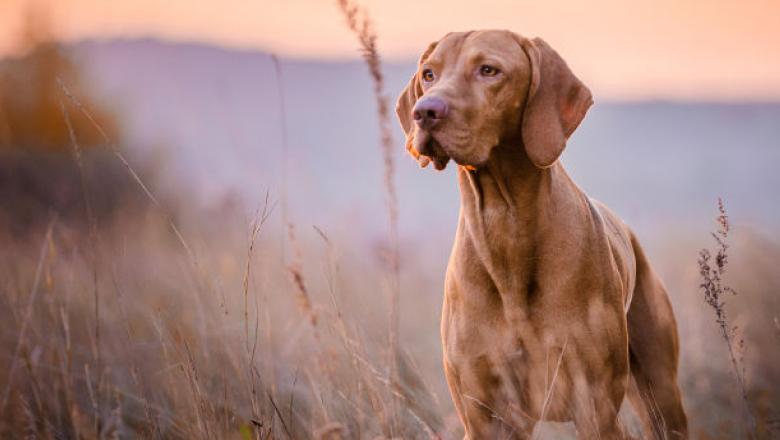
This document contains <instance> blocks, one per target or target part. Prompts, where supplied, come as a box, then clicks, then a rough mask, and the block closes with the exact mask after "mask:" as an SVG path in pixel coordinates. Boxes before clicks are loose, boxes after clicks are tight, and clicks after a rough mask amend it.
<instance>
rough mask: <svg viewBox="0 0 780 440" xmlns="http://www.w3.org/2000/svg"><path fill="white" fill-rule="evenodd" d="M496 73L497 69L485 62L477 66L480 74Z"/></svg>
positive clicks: (490, 74)
mask: <svg viewBox="0 0 780 440" xmlns="http://www.w3.org/2000/svg"><path fill="white" fill-rule="evenodd" d="M498 73H499V70H498V69H497V68H495V67H493V66H489V65H487V64H483V65H482V67H480V68H479V74H480V75H482V76H496V75H498Z"/></svg>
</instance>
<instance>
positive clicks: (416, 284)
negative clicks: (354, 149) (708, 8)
mask: <svg viewBox="0 0 780 440" xmlns="http://www.w3.org/2000/svg"><path fill="white" fill-rule="evenodd" d="M344 7H345V8H346V9H347V10H348V4H346V3H345V6H344ZM355 20H357V21H355V22H354V23H352V24H353V27H354V28H355V29H356V30H357V31H359V33H360V31H363V34H361V35H360V37H361V38H362V40H361V43H362V44H363V45H364V46H365V49H366V54H367V55H366V59H367V60H368V62H369V68H370V69H373V70H369V72H371V73H373V82H370V83H366V84H367V85H370V86H373V87H378V89H376V90H377V94H376V95H375V96H374V95H371V97H372V98H376V99H377V101H376V102H371V101H366V102H363V103H361V106H364V110H363V112H364V113H368V112H369V111H371V112H374V111H375V107H376V105H375V104H376V103H379V104H380V105H379V108H380V109H381V105H382V104H381V103H382V102H383V101H382V100H383V99H384V98H383V97H384V93H388V94H390V93H391V92H389V91H385V90H384V88H389V87H386V86H384V84H383V83H382V81H384V78H383V77H382V74H381V66H380V65H378V64H372V63H378V58H376V57H374V56H373V55H375V53H373V52H372V51H374V50H375V48H373V47H372V46H371V44H372V43H371V40H370V37H371V35H370V32H369V33H368V34H366V33H365V28H364V27H362V26H361V24H360V21H359V20H360V15H359V14H358V15H357V18H355ZM42 47H43V46H42ZM33 54H34V55H31V56H30V57H29V58H25V59H22V60H17V61H15V62H14V63H12V64H4V65H3V69H4V70H3V71H2V72H3V76H2V77H0V79H2V81H3V82H2V83H0V98H2V99H3V100H0V105H2V106H3V107H2V108H0V322H2V325H1V326H0V393H1V394H0V437H2V438H20V437H29V438H135V437H144V438H188V439H189V438H247V439H248V438H259V439H285V438H291V439H299V438H315V439H342V438H343V439H346V438H369V439H371V438H387V439H391V438H443V439H456V438H461V437H462V435H463V432H462V428H461V426H460V422H459V421H458V419H457V416H456V415H455V412H454V408H453V406H452V403H451V401H450V398H449V394H448V391H447V388H446V384H445V381H444V376H443V373H442V368H441V361H440V359H441V348H440V345H439V344H440V343H439V322H438V319H439V316H440V311H441V292H442V284H443V274H444V269H445V266H446V257H447V252H448V246H449V242H448V241H447V240H448V236H449V235H448V234H449V232H450V230H451V228H452V226H453V225H454V223H455V217H452V218H451V219H450V224H449V225H447V226H442V229H444V230H445V231H446V232H447V234H443V233H441V231H438V230H433V231H426V230H425V228H428V229H437V228H435V227H433V226H430V225H423V226H421V225H420V224H421V223H424V221H425V220H424V219H421V218H420V216H417V215H408V216H407V213H406V212H405V211H404V209H405V206H407V205H404V204H403V203H400V204H399V202H398V199H397V198H398V197H399V196H398V194H400V197H401V199H402V201H403V200H404V199H405V198H407V197H414V194H415V191H414V190H413V189H409V187H410V184H408V183H407V184H406V186H405V184H404V183H403V182H402V183H400V184H399V183H396V174H395V173H399V174H402V173H404V171H396V170H395V169H394V168H393V167H396V168H401V167H411V166H413V165H410V163H409V162H400V161H399V160H397V154H396V152H394V151H395V150H393V149H398V150H400V149H401V146H400V144H401V142H400V141H399V140H398V139H396V141H395V143H392V141H391V140H390V139H391V138H392V130H394V129H395V128H394V125H393V128H392V129H390V128H389V127H390V126H389V125H386V124H390V123H392V124H395V122H394V121H390V120H389V119H388V118H389V115H387V114H384V113H382V112H381V111H380V117H379V122H378V127H379V129H378V130H377V132H378V133H381V134H382V135H384V137H382V140H381V141H379V142H377V141H376V140H375V141H374V144H377V143H379V147H372V148H373V149H371V150H370V152H369V153H365V152H364V153H363V154H370V155H373V156H375V158H376V163H379V164H381V169H379V168H377V169H376V170H374V171H376V172H375V173H373V174H374V175H375V176H374V177H375V178H374V179H373V180H371V181H369V182H365V185H367V186H369V185H373V186H375V187H376V189H375V190H373V192H371V193H370V194H372V195H377V194H378V195H379V197H380V198H381V200H383V201H384V202H382V203H377V202H376V201H375V200H374V201H373V205H371V206H372V207H373V208H377V207H378V208H379V209H378V210H377V209H375V211H376V212H372V215H373V219H374V220H373V223H372V225H371V226H365V225H363V224H360V221H359V220H355V222H356V223H355V224H354V225H352V224H349V223H345V222H342V223H338V222H336V221H332V219H334V218H337V219H344V218H349V217H348V216H347V214H344V215H343V216H341V214H339V215H336V216H332V217H328V218H329V219H331V221H323V222H322V223H320V222H319V221H314V220H312V218H310V217H308V216H307V215H306V214H301V213H306V212H307V211H306V210H305V209H301V208H300V205H302V204H303V205H306V204H307V203H309V202H310V205H311V206H319V207H321V209H320V210H328V209H329V208H328V207H323V206H321V205H318V202H317V201H316V200H314V199H315V198H316V197H313V196H310V195H308V194H309V193H305V192H303V191H300V186H296V183H295V182H294V174H293V175H292V177H290V176H287V177H286V179H288V180H287V181H285V180H282V184H280V185H278V186H274V187H273V188H272V189H266V190H264V191H261V192H260V194H261V195H260V196H257V194H256V193H252V192H251V191H250V193H251V194H253V195H254V197H250V199H251V202H249V203H247V202H246V200H245V199H241V198H234V197H228V196H226V197H223V198H220V199H219V200H218V203H211V204H204V203H201V202H200V201H199V199H198V195H197V194H196V193H197V188H196V187H191V186H189V185H187V184H182V183H179V184H176V185H172V184H170V183H169V182H166V180H165V174H166V166H167V164H166V163H164V162H156V161H155V160H154V159H153V158H152V159H149V158H146V159H139V158H138V156H135V155H134V153H133V152H132V151H131V150H128V149H127V146H126V145H124V143H123V142H122V139H123V138H122V130H121V125H122V124H121V121H120V118H119V117H118V116H116V115H114V114H113V112H112V111H110V110H106V109H104V108H103V105H102V104H101V103H100V102H91V101H89V100H87V99H86V96H87V95H88V93H87V92H86V90H87V89H88V87H86V86H85V83H84V81H80V80H79V76H78V75H77V71H76V70H75V68H74V70H71V68H72V67H71V65H70V64H69V61H68V60H67V59H65V58H60V57H61V56H62V55H61V53H60V52H59V50H57V49H56V48H55V49H52V48H49V49H45V48H43V49H39V51H35V52H33ZM274 62H277V61H274ZM25 63H29V64H25ZM30 66H32V67H30ZM35 66H38V67H40V66H50V69H51V70H50V71H46V72H45V73H43V74H39V75H38V76H36V78H38V79H39V80H40V82H39V83H38V85H37V86H36V87H33V89H34V90H35V92H34V93H31V96H33V95H34V96H36V97H37V99H38V101H35V102H37V104H36V105H32V106H30V105H28V104H25V101H24V99H23V98H20V97H19V96H22V94H23V93H24V91H23V89H20V88H18V87H13V85H14V84H17V83H14V81H15V80H16V79H15V78H18V76H17V77H15V76H14V75H15V73H14V72H19V70H18V69H22V70H21V71H22V72H29V71H27V70H23V69H28V68H29V69H32V70H34V68H35ZM51 66H54V67H51ZM277 66H278V64H277ZM32 70H30V71H32ZM361 74H362V75H366V73H365V71H364V70H363V71H361ZM57 78H64V79H63V80H62V81H61V82H60V81H57ZM276 78H277V79H278V77H276ZM20 90H22V91H21V92H20V93H19V94H18V96H17V95H15V94H14V93H15V92H19V91H20ZM273 90H274V92H276V89H273ZM279 90H281V88H280V89H279ZM392 92H393V93H394V92H395V91H394V90H393V91H392ZM282 102H284V101H282ZM274 108H276V107H274ZM22 109H24V111H29V112H28V113H22ZM30 109H32V110H30ZM289 113H292V112H288V114H289ZM88 114H89V115H92V116H94V117H95V119H94V120H92V119H90V118H89V117H87V115H88ZM372 114H373V113H372ZM19 115H24V117H17V116H19ZM12 116H13V117H12ZM8 121H10V122H8ZM19 121H22V122H24V121H27V122H29V123H25V124H22V123H21V122H19ZM30 121H32V122H30ZM3 123H5V125H3ZM287 123H288V124H289V128H287V129H285V124H283V123H279V124H274V125H273V128H274V129H278V130H281V131H282V132H285V130H288V131H289V133H290V134H292V137H293V140H295V139H294V136H295V134H294V133H295V131H296V130H300V129H301V127H299V126H297V125H296V122H295V121H294V120H292V121H289V122H287ZM8 127H10V128H8ZM19 127H22V128H19ZM385 127H388V128H385ZM382 130H386V131H382ZM9 133H10V134H9ZM284 136H287V134H284V135H283V137H284ZM314 136H316V133H315V134H314ZM22 144H24V145H22ZM396 144H397V145H396ZM20 145H21V146H20ZM285 147H286V146H285ZM262 148H267V149H270V148H272V147H271V146H265V145H264V146H263V147H262ZM273 148H276V146H273ZM334 148H337V146H334ZM773 151H774V150H773ZM399 154H402V153H400V152H399ZM691 154H693V153H691ZM773 154H774V153H773ZM770 157H771V156H770ZM173 160H174V162H175V161H176V159H175V158H174V159H173ZM182 160H185V159H182ZM288 160H290V161H293V160H295V157H293V158H292V159H288V158H286V156H283V157H282V159H279V162H276V161H274V162H273V163H274V164H275V165H273V166H276V167H277V168H282V169H287V167H288V163H287V161H288ZM735 160H736V159H735ZM721 165H722V164H721ZM173 166H176V164H175V163H174V164H173ZM263 166H268V165H267V164H266V165H263ZM334 166H336V165H334ZM765 166H770V167H771V166H773V165H772V164H771V163H769V164H768V165H767V164H765ZM322 168H327V167H322ZM415 171H417V170H415ZM691 172H694V171H691ZM713 173H714V174H716V175H717V170H715V171H714V172H713ZM282 174H284V172H282ZM343 174H345V173H342V176H341V177H339V178H342V179H343V178H344V177H343ZM575 174H576V172H575ZM201 177H202V176H201ZM437 177H440V178H442V179H450V181H451V180H452V176H451V175H440V176H437ZM773 178H774V177H773ZM715 179H716V180H717V176H716V178H715ZM768 179H769V178H768ZM397 180H400V179H397ZM659 180H662V178H661V177H659ZM288 182H289V184H288ZM322 184H323V185H325V186H327V183H326V182H323V183H322ZM395 185H398V186H400V190H399V191H398V194H396V192H395V191H396V187H395ZM439 185H440V186H442V187H444V184H439ZM691 185H696V184H695V183H691ZM701 186H705V185H701ZM446 188H447V189H448V191H450V192H452V194H449V195H447V196H446V197H452V196H453V194H454V191H456V188H455V185H454V183H453V184H451V185H449V186H446ZM253 191H257V189H256V188H255V189H254V190H253ZM352 191H353V192H352V193H351V194H350V196H351V197H358V196H359V195H360V194H362V193H361V192H360V191H359V190H354V189H353V190H352ZM672 191H674V189H672ZM697 191H699V193H700V194H708V193H707V191H705V190H704V189H701V188H699V189H697ZM756 191H761V194H760V197H759V196H757V200H764V199H762V197H764V198H766V199H771V198H772V197H773V195H772V193H773V191H774V190H773V189H772V188H770V187H763V188H758V189H756ZM345 197H346V196H345ZM420 197H428V198H429V200H427V201H426V203H429V204H435V203H436V200H430V197H431V194H430V193H425V194H423V195H420ZM291 199H294V200H297V202H292V201H291ZM731 202H732V200H731V199H729V198H726V200H725V203H726V208H727V209H728V208H729V207H730V206H731ZM680 203H681V204H682V205H685V204H688V203H690V204H692V205H694V204H703V205H705V206H709V207H711V215H710V214H707V217H706V218H707V220H706V221H703V222H700V223H695V222H694V224H690V223H685V224H684V226H683V225H680V226H679V227H675V221H674V220H669V218H670V217H671V218H675V217H678V216H679V217H684V216H685V212H684V210H683V209H679V210H677V211H669V210H667V211H662V210H661V209H660V208H658V207H657V206H652V204H651V203H649V202H647V203H642V202H641V200H640V201H639V202H637V204H636V205H630V206H632V207H633V209H638V210H641V211H642V212H643V215H642V216H640V217H639V218H641V219H643V221H645V222H650V223H653V222H655V219H654V218H653V215H654V213H658V212H661V214H660V215H662V216H663V217H664V221H662V220H658V221H657V222H658V224H657V225H656V224H655V223H653V227H652V228H651V227H647V226H640V230H641V231H644V232H646V233H645V234H644V236H643V234H642V233H641V232H640V239H643V240H645V239H646V241H647V242H648V246H647V248H648V249H649V253H650V257H651V260H652V261H653V263H654V265H655V267H656V269H657V270H658V272H659V273H660V274H661V275H662V278H663V279H664V281H665V283H666V286H667V288H668V290H669V291H670V295H671V300H672V302H673V305H674V309H675V313H676V316H677V320H678V324H679V328H680V336H681V341H682V342H681V343H682V360H681V377H680V382H681V385H682V389H683V395H684V401H685V405H686V410H687V412H688V416H689V420H690V424H691V433H692V436H693V438H712V439H731V438H748V437H750V436H756V437H758V438H773V437H776V436H779V435H780V370H778V368H777V365H780V296H779V295H778V292H780V272H778V271H777V261H779V260H780V242H778V241H777V240H778V239H777V237H778V236H777V234H776V232H777V222H775V219H774V217H772V216H773V215H775V213H776V210H775V209H776V207H767V208H765V209H766V210H762V209H760V208H757V209H754V210H753V211H751V212H752V213H759V214H758V215H760V214H761V213H769V214H767V216H768V217H770V219H769V220H767V221H766V222H764V223H761V224H760V225H759V226H755V225H754V224H752V223H750V222H748V221H743V220H742V218H741V217H740V212H741V211H739V210H728V212H729V214H730V215H731V219H730V220H731V230H730V233H729V235H728V236H727V237H726V238H725V239H726V240H727V243H728V245H729V247H728V249H727V251H726V252H727V255H728V258H727V260H726V261H725V262H723V260H719V261H721V262H723V267H724V268H725V272H723V277H724V278H723V283H724V284H723V285H724V286H730V287H731V288H733V291H734V292H735V293H732V292H731V291H730V290H728V289H725V290H722V291H721V294H722V295H723V296H722V297H721V298H720V300H719V301H716V302H717V304H716V305H717V306H718V307H716V309H718V308H720V310H721V312H724V311H725V313H726V315H725V317H723V316H722V315H721V318H722V321H721V322H722V323H723V325H724V326H725V328H726V335H727V337H726V339H727V340H728V341H729V342H732V343H733V351H732V352H731V353H730V352H729V350H728V348H727V344H726V340H725V339H724V336H723V333H722V328H723V327H721V326H719V323H718V322H716V318H717V315H716V310H714V309H713V308H712V307H710V305H708V304H707V302H706V301H705V293H704V291H703V290H702V288H701V286H700V285H701V284H702V282H703V279H702V273H701V272H700V270H701V269H700V265H699V264H697V261H698V260H699V258H700V254H699V251H700V249H701V248H704V247H706V248H709V249H713V253H716V252H717V247H716V246H717V242H716V241H715V240H713V238H712V236H711V231H716V230H717V228H718V227H719V224H718V223H717V222H716V221H715V219H716V217H717V216H718V207H717V205H716V198H715V197H712V198H710V199H706V200H683V201H682V202H680ZM746 203H747V202H744V201H741V200H734V204H735V205H736V206H740V207H744V206H747V205H746ZM388 208H389V209H388ZM339 209H340V208H339V207H337V208H335V210H339ZM708 209H709V208H708ZM346 210H347V209H346V208H345V209H343V210H342V211H346ZM745 210H746V211H748V209H745ZM450 211H451V212H449V213H452V214H453V215H454V210H450ZM657 215H658V214H657ZM356 217H357V216H356ZM648 217H649V218H650V220H647V219H648ZM319 218H322V217H319ZM377 219H378V220H377ZM399 222H400V223H401V224H400V232H399ZM408 223H416V225H415V226H411V227H410V229H414V228H423V232H421V233H416V234H412V233H405V231H407V229H405V227H406V226H404V225H406V224H408ZM640 223H641V222H640ZM681 223H682V222H681ZM759 223H760V222H759ZM377 224H378V225H379V226H378V227H377V226H376V225H377ZM643 224H644V223H643ZM767 225H768V226H767ZM372 228H374V229H378V230H379V231H380V232H379V233H373V232H366V230H374V229H372ZM441 236H445V238H444V239H441ZM718 237H720V236H718ZM428 238H430V239H428ZM721 301H722V302H723V304H722V303H721ZM731 356H733V361H732V358H731ZM740 378H744V396H743V388H742V387H741V386H740ZM624 420H625V425H626V429H627V430H628V431H629V432H635V431H636V427H635V426H634V425H635V424H634V422H633V417H632V414H631V413H630V411H629V410H626V411H625V417H624ZM751 420H755V425H756V426H755V427H753V426H751ZM536 434H537V435H538V436H539V437H540V438H570V437H572V436H573V428H572V426H570V425H558V424H547V423H543V424H541V425H540V426H539V427H538V428H537V431H536Z"/></svg>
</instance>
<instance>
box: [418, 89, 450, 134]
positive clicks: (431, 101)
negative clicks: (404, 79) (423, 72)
mask: <svg viewBox="0 0 780 440" xmlns="http://www.w3.org/2000/svg"><path fill="white" fill-rule="evenodd" d="M412 116H414V121H415V122H416V123H417V125H419V126H420V127H422V128H431V127H433V126H434V125H436V123H437V122H439V121H440V120H442V119H444V118H446V117H447V103H446V102H445V101H444V100H443V99H441V98H437V97H434V96H429V97H426V98H422V99H420V100H419V101H417V104H415V106H414V111H413V112H412Z"/></svg>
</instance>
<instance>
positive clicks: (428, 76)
mask: <svg viewBox="0 0 780 440" xmlns="http://www.w3.org/2000/svg"><path fill="white" fill-rule="evenodd" d="M434 78H436V75H434V74H433V70H431V69H425V70H423V71H422V79H423V81H425V82H431V81H433V80H434Z"/></svg>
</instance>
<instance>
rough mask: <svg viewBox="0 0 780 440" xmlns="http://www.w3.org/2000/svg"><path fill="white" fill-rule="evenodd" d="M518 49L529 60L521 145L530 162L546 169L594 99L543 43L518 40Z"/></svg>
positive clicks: (563, 62) (560, 59) (558, 56)
mask: <svg viewBox="0 0 780 440" xmlns="http://www.w3.org/2000/svg"><path fill="white" fill-rule="evenodd" d="M520 45H521V46H522V47H523V49H524V50H525V52H526V54H527V55H528V58H529V59H530V60H531V85H530V87H529V89H528V98H527V99H526V102H525V110H524V112H523V120H522V127H521V130H522V131H521V133H522V137H523V144H525V151H526V154H528V158H529V159H531V162H533V164H534V165H536V166H537V167H539V168H547V167H549V166H552V165H553V164H554V163H555V161H556V160H558V157H559V156H560V155H561V153H562V152H563V148H564V147H565V146H566V140H567V139H568V138H569V136H571V134H572V133H573V132H574V130H575V129H576V128H577V126H578V125H580V122H582V119H583V118H584V117H585V112H587V111H588V108H589V107H590V106H591V104H593V98H592V96H591V94H590V90H588V88H587V87H586V86H585V84H583V83H582V82H581V81H580V80H579V79H577V77H576V76H574V74H573V73H572V72H571V70H569V66H567V65H566V62H565V61H563V59H562V58H561V56H560V55H558V53H557V52H555V50H553V48H552V47H550V45H548V44H547V43H546V42H545V41H544V40H542V39H541V38H534V39H533V40H529V39H527V38H522V37H520Z"/></svg>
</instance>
